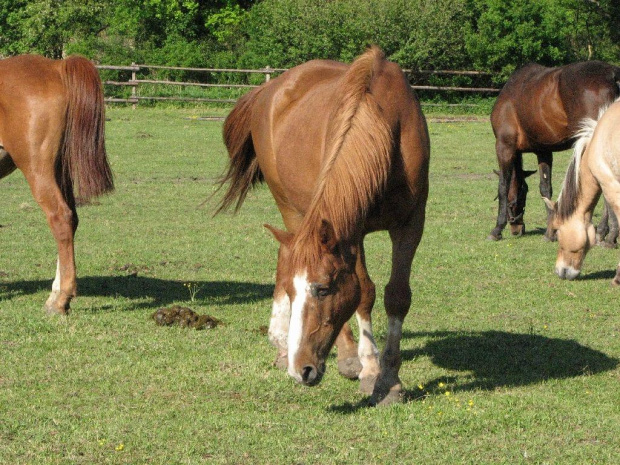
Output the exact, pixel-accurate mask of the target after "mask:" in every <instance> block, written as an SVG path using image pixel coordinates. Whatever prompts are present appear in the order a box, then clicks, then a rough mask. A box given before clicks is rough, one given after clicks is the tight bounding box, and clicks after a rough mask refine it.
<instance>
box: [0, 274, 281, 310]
mask: <svg viewBox="0 0 620 465" xmlns="http://www.w3.org/2000/svg"><path fill="white" fill-rule="evenodd" d="M192 285H195V286H196V288H197V289H199V291H198V293H197V295H196V302H198V303H200V304H205V305H210V304H219V305H236V304H244V303H249V302H255V301H259V300H265V299H269V298H271V296H272V294H273V285H267V284H258V283H243V282H235V281H192ZM51 287H52V283H51V280H39V281H16V282H5V283H0V295H2V296H3V297H4V298H7V299H10V298H11V297H12V296H14V295H18V294H34V293H37V292H40V291H46V292H49V291H50V290H51ZM80 296H88V297H109V298H110V299H114V298H116V297H123V298H126V299H130V300H135V301H136V302H135V303H134V304H133V305H132V308H133V309H142V308H156V307H161V306H166V305H170V304H173V303H178V302H184V301H188V300H189V291H188V289H187V288H186V287H185V285H184V282H183V281H169V280H165V279H158V278H151V277H144V276H133V275H127V276H86V277H81V278H78V298H79V297H80ZM41 305H43V304H41ZM103 309H105V307H104V308H102V310H103Z"/></svg>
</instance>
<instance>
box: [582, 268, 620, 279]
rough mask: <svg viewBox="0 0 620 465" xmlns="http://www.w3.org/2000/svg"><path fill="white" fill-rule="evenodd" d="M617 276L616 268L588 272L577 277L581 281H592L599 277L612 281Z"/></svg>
mask: <svg viewBox="0 0 620 465" xmlns="http://www.w3.org/2000/svg"><path fill="white" fill-rule="evenodd" d="M615 276H616V270H615V269H614V270H603V271H595V272H594V273H588V274H584V275H581V276H579V277H578V278H577V279H578V280H579V281H592V280H598V279H607V280H609V281H611V280H612V279H614V277H615Z"/></svg>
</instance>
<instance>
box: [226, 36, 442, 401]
mask: <svg viewBox="0 0 620 465" xmlns="http://www.w3.org/2000/svg"><path fill="white" fill-rule="evenodd" d="M224 140H225V142H226V147H227V148H228V151H229V154H230V165H229V169H228V172H227V174H226V175H225V177H224V180H223V183H225V182H230V185H229V187H228V191H227V192H226V194H225V196H224V198H223V200H222V203H221V206H220V210H222V209H224V208H226V207H228V206H230V205H231V204H233V203H235V202H236V205H237V208H239V207H240V205H241V203H242V202H243V199H244V198H245V195H246V194H247V192H248V190H249V189H250V187H251V186H252V185H254V184H255V183H257V182H260V181H266V182H267V185H268V186H269V189H270V190H271V193H272V194H273V197H274V199H275V202H276V204H277V205H278V208H279V209H280V213H281V214H282V219H283V221H284V225H285V226H286V229H287V231H282V230H278V229H276V228H273V227H271V226H268V228H269V229H270V230H271V232H272V233H273V235H274V236H275V237H276V239H277V240H278V241H279V242H280V251H279V254H278V267H277V275H276V286H275V291H274V305H273V313H272V318H271V324H270V327H269V336H270V340H271V341H272V343H273V344H274V345H275V346H276V347H277V349H278V357H279V359H280V360H283V361H284V362H285V364H287V365H288V373H289V374H290V375H291V376H292V377H293V378H295V379H296V380H297V381H299V382H300V383H303V384H305V385H314V384H317V383H318V382H319V381H320V380H321V378H322V376H323V373H324V371H325V361H326V358H327V355H328V354H329V351H330V350H331V348H332V345H333V344H334V342H336V345H337V347H338V356H339V359H341V360H344V361H346V360H349V359H350V358H352V357H354V358H355V361H357V360H358V357H359V363H361V367H360V368H361V371H359V370H360V368H358V372H356V373H355V374H358V376H359V379H360V380H361V389H362V390H363V391H364V392H368V393H371V392H372V394H373V396H372V398H371V400H372V402H374V403H379V402H380V403H383V404H387V403H390V402H393V401H396V400H398V399H399V397H400V396H399V395H400V392H401V382H400V379H399V376H398V372H399V369H400V363H401V358H400V339H401V335H402V325H403V320H404V318H405V315H406V314H407V312H408V311H409V306H410V303H411V289H410V286H409V277H410V273H411V262H412V260H413V256H414V254H415V251H416V248H417V246H418V244H419V242H420V239H421V237H422V230H423V227H424V217H425V206H426V199H427V196H428V166H429V153H430V146H429V137H428V131H427V128H426V121H425V119H424V116H423V115H422V112H421V110H420V105H419V103H418V100H417V98H416V96H415V95H414V93H413V91H412V90H411V87H410V86H409V84H408V83H407V80H406V79H405V77H404V76H403V73H402V71H401V70H400V68H399V67H398V66H397V65H395V64H393V63H390V62H388V61H386V60H385V58H384V56H383V53H382V52H381V51H380V50H379V49H377V48H371V49H370V50H369V51H368V52H366V53H365V54H364V55H362V56H361V57H359V58H358V59H357V60H356V61H355V62H354V63H353V64H352V65H350V66H346V65H344V64H342V63H337V62H333V61H322V60H321V61H318V60H317V61H310V62H308V63H306V64H303V65H301V66H298V67H296V68H293V69H291V70H289V71H287V72H286V73H284V74H283V75H281V76H280V77H278V78H277V79H274V80H272V81H271V82H269V83H267V84H264V85H262V86H261V87H259V88H258V89H256V90H254V91H252V92H250V93H249V94H246V95H245V96H244V97H243V98H242V99H241V100H240V101H239V102H238V103H237V105H236V106H235V108H234V109H233V111H232V112H231V113H230V115H229V116H228V118H227V119H226V122H225V124H224ZM378 230H388V231H389V234H390V238H391V240H392V273H391V277H390V281H389V283H388V284H387V286H386V288H385V308H386V311H387V314H388V335H387V341H386V345H385V349H384V351H383V355H382V357H381V361H380V362H379V357H378V350H377V346H376V344H375V341H374V338H373V335H372V324H371V310H372V307H373V304H374V301H375V286H374V284H373V283H372V281H371V280H370V277H369V276H368V272H367V270H366V265H365V258H364V244H363V240H364V236H365V235H366V234H368V233H369V232H373V231H378ZM354 313H356V316H357V321H358V324H359V326H360V342H359V348H358V352H357V354H356V353H355V342H354V340H353V339H352V334H351V330H350V328H349V326H348V324H347V322H348V320H349V319H350V318H351V317H352V315H353V314H354ZM339 335H340V336H339ZM336 339H338V340H336ZM341 352H342V353H341ZM352 365H355V363H353V364H352ZM340 366H341V364H340V363H339V367H340ZM346 374H349V373H346Z"/></svg>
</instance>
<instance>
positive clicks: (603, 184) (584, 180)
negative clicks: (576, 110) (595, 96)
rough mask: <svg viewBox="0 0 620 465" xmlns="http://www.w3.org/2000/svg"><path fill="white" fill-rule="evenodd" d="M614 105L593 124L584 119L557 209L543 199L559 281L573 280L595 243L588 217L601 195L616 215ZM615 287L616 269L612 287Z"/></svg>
mask: <svg viewBox="0 0 620 465" xmlns="http://www.w3.org/2000/svg"><path fill="white" fill-rule="evenodd" d="M618 128H620V102H616V103H614V104H613V105H611V106H610V107H609V109H608V110H607V111H605V113H604V114H603V115H602V117H601V118H600V119H599V121H598V122H597V121H595V120H592V119H587V120H585V121H584V123H583V128H582V130H581V131H580V132H579V133H578V137H579V138H578V139H577V143H576V144H575V155H574V158H573V160H572V162H571V164H570V166H569V168H568V171H567V173H566V179H565V180H564V185H563V187H562V192H561V193H560V195H559V198H558V202H557V204H553V203H552V202H551V201H550V200H549V199H545V202H546V203H547V206H548V207H549V208H550V209H551V210H552V211H553V217H552V218H553V219H552V223H553V227H554V228H556V229H557V234H558V243H559V252H558V258H557V261H556V264H555V272H556V273H557V274H558V276H559V277H560V278H562V279H575V278H576V277H577V276H579V273H580V272H581V266H582V265H583V260H584V258H585V256H586V254H587V253H588V250H589V249H590V248H591V247H592V246H593V245H594V243H595V232H594V226H593V225H592V222H591V221H592V212H593V211H594V206H595V205H596V202H598V199H599V197H600V195H601V192H602V193H603V195H604V196H605V199H606V200H607V204H608V205H609V207H610V208H611V209H613V211H614V212H615V213H616V215H617V216H618V215H620V132H619V131H618ZM612 284H614V285H616V286H617V285H620V265H619V266H618V268H617V270H616V276H615V278H614V280H613V281H612Z"/></svg>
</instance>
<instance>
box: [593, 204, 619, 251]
mask: <svg viewBox="0 0 620 465" xmlns="http://www.w3.org/2000/svg"><path fill="white" fill-rule="evenodd" d="M617 240H618V217H617V216H616V214H615V213H614V211H613V209H612V208H611V207H610V206H609V204H608V202H607V200H605V199H603V215H602V216H601V221H600V223H599V224H598V226H597V228H596V242H597V244H599V245H601V246H603V247H608V248H614V247H616V242H617Z"/></svg>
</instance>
